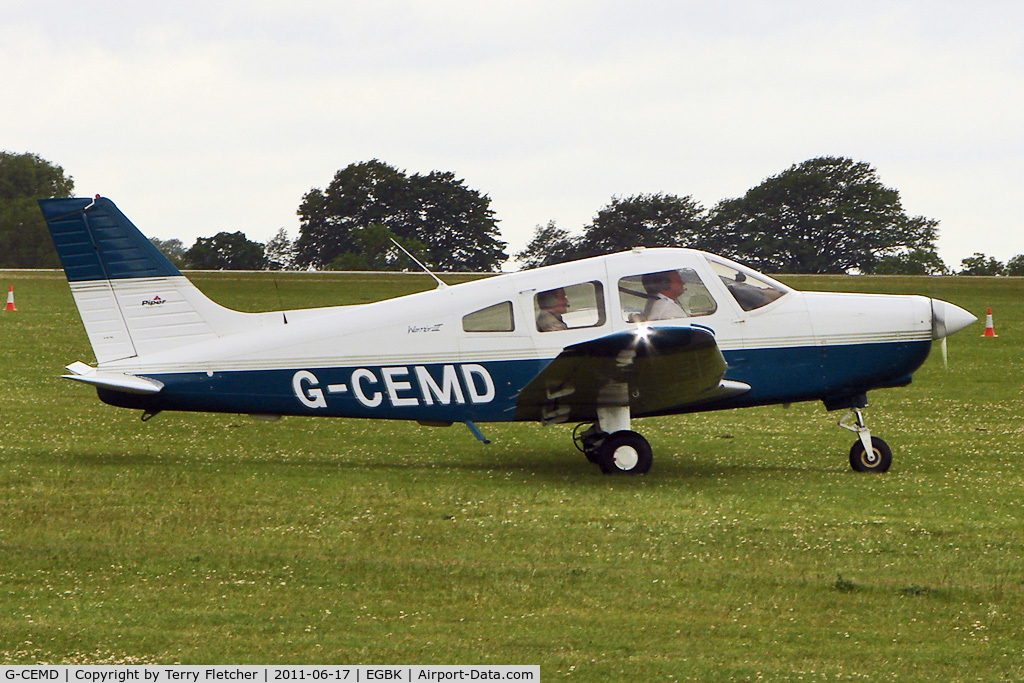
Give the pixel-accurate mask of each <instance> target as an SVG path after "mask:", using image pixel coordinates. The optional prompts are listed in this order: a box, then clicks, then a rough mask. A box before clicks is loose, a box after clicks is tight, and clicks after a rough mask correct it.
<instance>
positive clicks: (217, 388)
mask: <svg viewBox="0 0 1024 683" xmlns="http://www.w3.org/2000/svg"><path fill="white" fill-rule="evenodd" d="M930 347H931V343H930V342H929V341H919V342H899V343H878V344H855V345H844V346H827V347H809V346H804V347H794V348H776V349H742V350H730V351H725V352H724V354H723V355H724V356H725V358H726V361H727V362H728V364H729V367H728V369H727V371H726V374H725V378H726V379H729V380H734V381H738V382H745V383H746V384H749V385H750V387H751V389H750V391H749V392H747V393H745V394H742V395H739V396H736V397H733V398H730V399H726V400H723V401H719V402H716V403H714V404H711V405H708V404H703V405H694V406H690V407H688V408H684V409H682V410H681V411H665V412H669V413H671V412H692V411H699V410H707V409H722V408H738V407H746V406H756V405H768V404H773V403H794V402H798V401H808V400H821V399H826V398H829V397H836V396H847V395H854V394H858V393H863V392H866V391H868V390H870V389H877V388H880V387H891V386H899V385H902V384H906V383H908V382H909V381H910V374H911V373H912V372H913V371H914V370H916V369H917V368H918V367H920V365H921V364H922V363H923V362H924V360H925V358H927V356H928V351H929V350H930ZM549 362H550V361H549V360H521V361H489V362H483V363H447V364H442V363H435V364H423V365H393V366H372V367H363V368H352V367H347V368H301V369H292V370H248V371H232V372H214V373H212V374H208V373H203V372H198V373H197V372H190V373H173V374H153V375H146V376H147V377H151V378H152V379H156V380H158V381H160V382H162V383H163V384H164V389H163V390H162V391H161V392H160V393H159V394H156V395H151V396H139V395H128V394H121V393H118V392H113V391H109V390H100V397H101V398H102V399H103V400H104V401H106V402H107V403H111V404H113V405H119V406H123V407H132V408H143V409H146V410H150V411H156V410H179V411H201V412H205V411H209V412H223V413H265V414H276V415H310V416H315V415H320V416H330V417H363V418H384V419H407V420H423V421H436V422H449V421H451V422H462V421H465V420H473V421H477V422H505V421H510V420H512V419H514V417H515V408H516V397H517V395H518V393H519V391H521V390H522V388H523V387H525V386H526V385H527V384H529V382H530V381H531V380H532V379H533V378H534V377H536V376H537V374H538V373H540V371H541V370H543V369H544V367H546V366H547V364H548V363H549Z"/></svg>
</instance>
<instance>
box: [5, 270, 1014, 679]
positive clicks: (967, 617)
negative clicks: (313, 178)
mask: <svg viewBox="0 0 1024 683" xmlns="http://www.w3.org/2000/svg"><path fill="white" fill-rule="evenodd" d="M783 279H785V280H786V281H787V282H789V283H790V284H793V285H794V286H796V287H799V288H802V289H843V290H851V291H878V292H915V293H920V294H924V295H926V296H937V297H941V298H944V299H946V300H948V301H952V302H953V303H957V304H959V305H961V306H964V307H965V308H967V309H969V310H971V311H972V312H974V313H975V314H976V315H979V316H983V314H984V311H985V307H986V306H992V308H993V310H994V313H995V316H996V332H997V333H998V334H999V335H1000V336H999V338H998V339H982V338H980V336H979V335H980V334H981V332H982V327H981V324H975V325H974V326H973V327H971V328H968V329H967V330H965V331H963V332H961V333H959V334H957V335H955V336H953V337H951V338H950V341H949V356H950V369H949V370H948V371H945V370H943V368H942V365H941V362H940V361H939V360H938V354H935V357H933V358H931V359H929V361H928V362H927V363H926V364H925V366H924V367H923V368H921V370H920V371H918V373H917V374H916V376H915V382H914V384H913V385H911V386H910V387H907V388H903V389H894V390H886V391H879V392H875V393H873V394H871V395H870V399H871V407H870V408H869V409H868V410H867V411H866V415H867V418H868V421H869V425H870V426H871V427H872V429H873V431H874V432H875V433H876V434H878V435H880V436H883V437H884V438H886V439H887V440H888V441H889V443H890V444H891V445H892V447H893V450H894V464H893V468H892V470H890V472H888V473H887V474H885V475H857V474H855V473H853V472H852V471H851V470H850V468H849V464H848V462H847V457H846V454H847V451H848V449H849V447H850V445H851V443H852V441H853V438H854V437H853V435H852V434H850V433H848V432H846V431H844V430H841V429H839V428H837V427H836V426H835V420H837V419H838V417H839V415H838V414H831V413H826V412H825V410H824V409H823V407H822V406H821V405H820V404H799V405H794V406H792V407H791V408H789V409H784V408H782V407H778V406H773V407H768V408H763V409H750V410H745V411H727V412H721V413H705V414H697V415H689V416H680V417H667V418H655V419H647V420H641V421H638V422H636V423H635V427H636V428H638V429H639V430H641V431H642V432H643V433H644V434H645V435H647V436H648V438H649V439H650V441H651V443H652V446H653V448H654V452H655V465H654V469H653V470H652V472H651V473H650V474H649V475H647V476H644V477H636V478H631V477H606V476H602V475H601V474H600V473H599V472H598V471H597V469H596V468H595V467H593V466H591V465H589V464H588V463H586V461H585V460H584V459H583V457H582V456H581V455H580V454H578V453H577V452H576V451H575V450H574V449H573V448H572V446H571V443H570V440H569V434H570V429H569V428H568V427H553V428H546V429H545V428H542V427H540V426H539V425H533V424H511V425H482V427H483V428H484V431H485V433H486V434H487V435H488V436H489V437H490V438H491V439H493V440H494V443H493V444H491V445H490V446H484V445H482V444H479V443H478V442H477V441H476V440H475V439H473V438H472V437H471V436H470V434H469V433H468V432H467V431H466V430H465V429H463V428H459V427H457V426H456V427H452V428H447V429H443V428H440V429H439V428H426V427H421V426H419V425H416V424H413V423H399V422H372V421H355V420H313V419H303V418H286V419H284V420H282V421H281V422H278V423H275V424H266V423H259V422H251V421H249V420H248V419H247V418H242V417H236V416H219V415H188V414H171V413H162V414H161V415H160V416H159V417H157V418H156V419H154V420H152V421H150V422H147V423H142V422H140V421H139V419H138V417H139V416H138V414H137V413H136V412H131V411H125V410H120V409H117V408H112V407H109V406H105V405H103V404H101V403H99V401H98V400H97V399H96V398H95V394H94V392H92V391H91V390H89V389H88V388H86V387H82V386H78V385H75V384H73V383H71V382H67V381H65V380H61V379H60V378H59V375H60V374H61V372H62V369H63V366H64V365H65V364H67V363H69V362H72V361H75V360H84V361H87V362H91V361H92V355H91V351H90V350H89V347H88V343H87V340H86V338H85V333H84V330H83V329H82V326H81V323H80V322H79V320H78V316H77V312H76V311H75V309H74V305H73V303H72V300H71V296H70V293H69V291H68V288H67V284H66V283H65V282H64V279H63V275H61V274H58V273H46V272H24V273H19V272H12V271H7V272H0V285H7V284H13V285H14V288H15V295H16V298H17V305H18V308H19V309H20V310H19V311H18V312H17V313H0V363H2V366H0V367H2V370H0V663H31V662H49V663H115V662H149V663H165V664H166V663H288V664H302V663H310V664H311V663H353V664H354V663H362V664H369V663H385V664H397V663H431V664H467V663H495V664H497V663H508V664H513V663H516V664H540V665H541V671H542V676H543V677H544V678H545V679H551V680H554V679H562V678H565V679H569V680H587V681H591V680H593V681H598V680H615V679H618V680H644V681H647V680H674V679H681V680H685V679H696V680H709V679H713V680H729V679H734V680H748V679H749V680H757V679H766V680H780V679H782V680H797V679H803V680H835V679H839V680H849V679H859V678H870V679H876V680H877V679H882V678H884V679H898V680H941V681H949V680H985V681H991V680H1020V679H1021V678H1024V655H1022V654H1021V642H1022V641H1021V635H1020V634H1021V633H1022V632H1024V524H1022V522H1021V520H1022V518H1024V503H1022V501H1024V462H1022V459H1021V450H1022V446H1024V426H1022V425H1024V421H1022V419H1021V418H1022V412H1024V411H1022V406H1024V362H1022V357H1021V356H1022V353H1021V352H1022V344H1021V341H1020V340H1021V339H1022V334H1024V323H1022V320H1024V296H1022V294H1024V280H1021V279H1013V278H996V279H986V278H881V277H879V278H869V277H858V278H812V277H789V278H783ZM194 280H195V281H196V283H197V284H198V285H199V286H200V287H201V288H202V289H204V291H206V292H207V293H208V294H210V295H211V296H212V297H213V298H214V299H216V300H218V301H219V302H221V303H223V304H225V305H228V306H232V307H236V308H241V309H245V310H260V309H271V308H281V307H284V308H291V307H298V306H306V305H308V306H323V305H331V304H337V303H350V302H353V301H367V300H371V299H374V298H381V297H384V296H392V295H394V294H397V293H403V292H408V291H414V290H416V289H422V288H429V287H430V286H431V282H430V281H429V279H427V278H426V277H425V276H413V275H409V276H392V277H387V278H383V277H379V276H353V275H343V274H321V275H311V274H294V273H289V274H277V275H271V274H257V275H249V274H245V275H240V274H226V273H224V274H221V273H217V274H197V275H196V276H195V277H194ZM4 289H6V288H4Z"/></svg>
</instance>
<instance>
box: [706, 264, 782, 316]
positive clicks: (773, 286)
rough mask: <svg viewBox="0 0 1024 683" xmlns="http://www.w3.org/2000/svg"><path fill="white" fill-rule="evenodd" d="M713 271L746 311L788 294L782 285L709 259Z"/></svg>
mask: <svg viewBox="0 0 1024 683" xmlns="http://www.w3.org/2000/svg"><path fill="white" fill-rule="evenodd" d="M708 263H709V264H711V269H712V270H714V271H715V274H716V275H718V277H720V278H721V279H722V282H723V283H724V284H725V288H726V289H728V290H729V293H730V294H732V296H733V298H734V299H736V303H738V304H739V305H740V308H742V309H743V310H744V311H753V310H755V309H758V308H761V307H762V306H765V305H767V304H770V303H771V302H773V301H775V300H776V299H778V298H779V297H781V296H782V295H783V294H785V293H786V292H787V290H786V289H783V287H782V286H781V285H779V284H778V283H775V282H771V281H769V280H768V279H767V278H759V277H758V276H757V275H756V274H754V273H748V272H744V271H742V270H740V269H739V268H734V267H732V266H730V265H729V264H727V263H721V262H719V261H714V260H712V259H708Z"/></svg>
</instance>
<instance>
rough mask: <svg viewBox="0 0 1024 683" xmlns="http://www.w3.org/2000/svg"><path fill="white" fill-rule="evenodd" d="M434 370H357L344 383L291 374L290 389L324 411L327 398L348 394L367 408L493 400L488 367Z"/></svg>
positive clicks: (473, 365) (469, 365)
mask: <svg viewBox="0 0 1024 683" xmlns="http://www.w3.org/2000/svg"><path fill="white" fill-rule="evenodd" d="M436 372H437V371H436V370H434V371H433V372H432V371H431V370H428V369H427V367H426V366H423V365H415V366H413V367H411V368H410V367H408V366H404V365H398V366H392V367H382V368H378V369H376V370H371V369H369V368H357V369H355V370H353V371H352V374H351V375H350V376H349V381H348V382H347V383H332V384H326V385H324V384H321V382H320V379H319V378H318V377H317V376H316V375H315V374H313V373H312V372H310V371H309V370H299V371H298V372H296V373H295V374H294V375H292V390H293V391H294V392H295V397H296V398H297V399H299V402H300V403H302V405H304V406H306V407H307V408H326V407H327V397H328V396H332V395H339V394H340V395H346V394H351V395H352V396H354V397H355V399H356V400H357V401H359V403H361V404H362V405H363V406H365V407H367V408H377V407H379V406H381V405H384V404H385V403H387V404H388V405H389V406H392V407H396V408H399V407H410V406H421V405H428V406H429V405H434V404H435V403H437V404H440V405H451V404H452V403H457V404H460V405H461V404H465V403H472V404H478V403H490V402H491V401H493V400H494V380H493V379H491V374H490V373H489V372H487V368H485V367H484V366H482V365H478V364H476V363H467V364H459V365H443V366H441V371H440V376H439V377H438V376H436V374H435V373H436Z"/></svg>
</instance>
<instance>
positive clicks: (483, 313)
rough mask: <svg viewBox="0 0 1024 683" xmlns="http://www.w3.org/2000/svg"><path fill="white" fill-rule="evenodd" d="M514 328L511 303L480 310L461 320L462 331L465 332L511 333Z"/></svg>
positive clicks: (507, 302)
mask: <svg viewBox="0 0 1024 683" xmlns="http://www.w3.org/2000/svg"><path fill="white" fill-rule="evenodd" d="M515 328H516V326H515V321H514V320H513V318H512V302H511V301H502V302H501V303H500V304H494V305H493V306H488V307H487V308H481V309H480V310H479V311H474V312H472V313H470V314H469V315H466V316H464V317H463V318H462V329H463V330H465V331H466V332H512V331H514V330H515Z"/></svg>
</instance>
